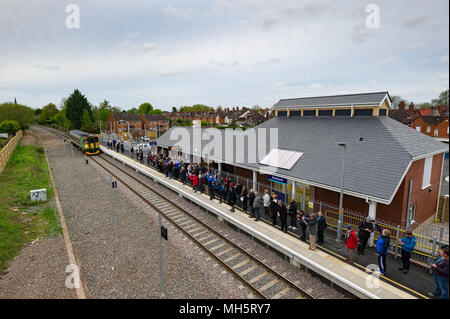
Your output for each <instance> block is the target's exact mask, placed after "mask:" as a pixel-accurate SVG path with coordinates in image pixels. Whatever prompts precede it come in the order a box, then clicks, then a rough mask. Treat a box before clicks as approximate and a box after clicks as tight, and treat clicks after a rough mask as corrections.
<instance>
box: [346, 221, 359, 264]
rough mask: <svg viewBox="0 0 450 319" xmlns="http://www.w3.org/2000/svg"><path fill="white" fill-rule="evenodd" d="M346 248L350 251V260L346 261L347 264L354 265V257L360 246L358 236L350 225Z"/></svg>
mask: <svg viewBox="0 0 450 319" xmlns="http://www.w3.org/2000/svg"><path fill="white" fill-rule="evenodd" d="M345 246H346V247H347V251H348V258H347V259H346V262H347V263H349V264H353V260H352V257H353V255H354V252H355V249H356V247H357V246H358V237H356V234H355V232H354V231H353V229H352V226H350V225H348V226H347V232H346V233H345Z"/></svg>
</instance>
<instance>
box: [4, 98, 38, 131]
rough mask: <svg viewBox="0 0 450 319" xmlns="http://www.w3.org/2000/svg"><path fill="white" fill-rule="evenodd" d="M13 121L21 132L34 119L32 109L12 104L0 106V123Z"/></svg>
mask: <svg viewBox="0 0 450 319" xmlns="http://www.w3.org/2000/svg"><path fill="white" fill-rule="evenodd" d="M5 120H14V121H17V122H18V123H19V124H20V128H21V129H22V130H24V129H26V128H28V126H29V124H30V123H33V122H34V121H35V120H36V118H35V115H34V111H33V109H31V108H30V107H28V106H25V105H21V104H14V103H3V104H0V122H3V121H5Z"/></svg>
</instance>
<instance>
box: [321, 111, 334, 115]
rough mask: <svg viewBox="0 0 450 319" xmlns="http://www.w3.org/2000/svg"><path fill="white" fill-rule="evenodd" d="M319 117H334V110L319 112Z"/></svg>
mask: <svg viewBox="0 0 450 319" xmlns="http://www.w3.org/2000/svg"><path fill="white" fill-rule="evenodd" d="M319 116H333V110H319Z"/></svg>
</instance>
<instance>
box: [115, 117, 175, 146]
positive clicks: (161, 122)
mask: <svg viewBox="0 0 450 319" xmlns="http://www.w3.org/2000/svg"><path fill="white" fill-rule="evenodd" d="M106 124H107V128H108V131H109V132H114V133H115V134H116V135H118V136H120V137H121V138H123V139H125V140H126V139H128V134H129V135H130V139H135V138H138V137H143V136H148V137H150V138H157V137H159V136H161V135H162V134H163V133H164V132H166V131H167V130H168V129H169V118H168V117H167V116H166V115H164V114H145V115H138V114H134V113H128V112H125V111H123V112H118V113H113V114H111V115H110V116H109V117H108V120H107V123H106Z"/></svg>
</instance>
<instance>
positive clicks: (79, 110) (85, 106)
mask: <svg viewBox="0 0 450 319" xmlns="http://www.w3.org/2000/svg"><path fill="white" fill-rule="evenodd" d="M65 107H66V108H67V110H66V116H67V118H68V119H69V120H70V122H72V124H73V126H74V127H75V128H77V129H79V128H81V125H82V123H81V122H82V119H81V118H82V116H83V115H84V111H87V114H88V116H89V118H90V120H91V122H92V119H93V118H92V111H91V106H90V104H89V101H88V100H87V98H86V97H85V96H84V95H83V94H81V92H80V91H79V90H77V89H76V90H74V91H73V93H72V94H71V95H70V96H69V98H68V99H67V100H66V101H65Z"/></svg>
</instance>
